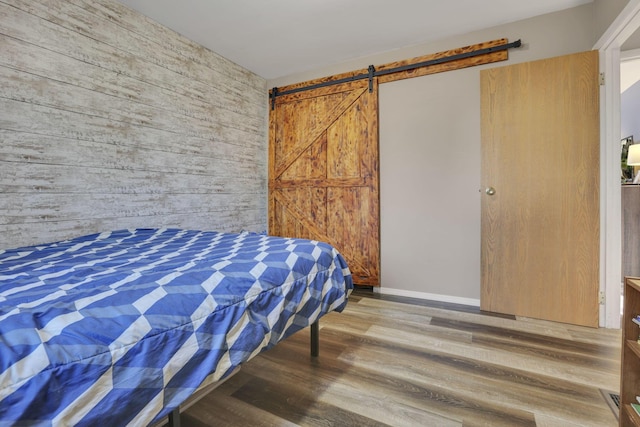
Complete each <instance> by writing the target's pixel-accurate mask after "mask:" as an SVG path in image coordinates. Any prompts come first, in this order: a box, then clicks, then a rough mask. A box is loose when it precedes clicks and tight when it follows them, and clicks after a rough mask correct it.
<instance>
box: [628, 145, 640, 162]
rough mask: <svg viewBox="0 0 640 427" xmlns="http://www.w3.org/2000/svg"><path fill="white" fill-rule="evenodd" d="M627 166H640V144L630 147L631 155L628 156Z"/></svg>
mask: <svg viewBox="0 0 640 427" xmlns="http://www.w3.org/2000/svg"><path fill="white" fill-rule="evenodd" d="M627 165H629V166H637V165H640V144H632V145H630V146H629V153H628V154H627Z"/></svg>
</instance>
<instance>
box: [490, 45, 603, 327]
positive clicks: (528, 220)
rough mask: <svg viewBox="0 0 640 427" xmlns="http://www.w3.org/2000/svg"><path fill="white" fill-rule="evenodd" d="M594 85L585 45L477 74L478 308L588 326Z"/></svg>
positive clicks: (595, 160)
mask: <svg viewBox="0 0 640 427" xmlns="http://www.w3.org/2000/svg"><path fill="white" fill-rule="evenodd" d="M598 90H599V86H598V54H597V52H595V51H592V52H584V53H579V54H574V55H568V56H564V57H558V58H552V59H546V60H541V61H535V62H530V63H524V64H516V65H511V66H506V67H498V68H493V69H489V70H483V71H482V72H481V103H482V110H481V116H482V119H481V120H482V185H483V188H482V192H483V194H482V202H481V205H482V208H481V209H482V222H481V227H482V231H481V235H482V237H481V238H482V248H481V265H482V267H481V268H482V271H481V277H482V285H481V299H480V306H481V308H482V309H483V310H487V311H494V312H500V313H509V314H514V315H520V316H526V317H534V318H540V319H546V320H553V321H559V322H565V323H573V324H578V325H586V326H593V327H596V326H598V289H599V285H598V283H599V228H600V220H599V203H600V202H599V200H600V199H599V174H600V171H599V112H598ZM490 187H491V188H493V189H495V194H493V195H489V194H487V192H486V189H487V188H490Z"/></svg>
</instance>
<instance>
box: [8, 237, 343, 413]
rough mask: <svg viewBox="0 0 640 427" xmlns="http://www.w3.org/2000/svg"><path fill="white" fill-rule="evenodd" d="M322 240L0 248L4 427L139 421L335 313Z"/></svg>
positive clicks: (335, 259)
mask: <svg viewBox="0 0 640 427" xmlns="http://www.w3.org/2000/svg"><path fill="white" fill-rule="evenodd" d="M352 288H353V284H352V279H351V274H350V272H349V269H348V267H347V265H346V263H345V261H344V259H343V258H342V256H341V255H340V254H339V253H338V252H337V251H336V250H335V249H334V248H333V247H331V246H330V245H328V244H326V243H321V242H316V241H309V240H304V239H285V238H278V237H272V236H265V235H259V234H251V233H242V234H227V233H217V232H201V231H193V230H179V229H136V230H120V231H114V232H108V233H101V234H94V235H89V236H83V237H79V238H75V239H71V240H67V241H63V242H57V243H52V244H48V245H40V246H32V247H24V248H19V249H14V250H7V251H0V425H14V424H18V425H55V426H58V425H61V426H67V425H85V426H99V425H101V426H106V425H118V426H124V425H137V426H138V425H145V424H148V423H150V422H153V421H157V420H159V419H160V418H162V417H163V416H166V415H167V414H168V413H169V412H171V411H172V410H173V409H175V408H176V407H177V406H178V405H180V403H182V402H183V401H184V400H185V399H186V398H187V397H189V396H190V395H191V394H192V393H193V392H194V391H195V390H196V389H197V388H198V386H200V385H201V384H206V383H212V382H215V381H218V380H220V379H222V378H223V377H225V376H226V375H228V374H229V373H230V372H231V371H232V370H233V369H234V368H235V367H236V366H238V365H239V364H241V363H242V362H244V361H247V360H249V359H251V358H252V357H253V356H255V355H256V354H258V353H259V352H260V351H262V350H265V349H267V348H270V347H272V346H273V345H275V344H276V343H277V342H279V341H280V340H282V339H283V338H286V337H287V336H289V335H291V334H292V333H294V332H296V331H298V330H300V329H302V328H304V327H307V326H308V325H310V324H311V323H313V322H314V321H315V320H317V319H318V318H319V317H320V316H322V315H323V314H325V313H328V312H330V311H334V310H335V311H342V309H343V308H344V307H345V305H346V303H347V297H348V295H349V293H350V292H351V289H352Z"/></svg>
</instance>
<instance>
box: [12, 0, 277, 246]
mask: <svg viewBox="0 0 640 427" xmlns="http://www.w3.org/2000/svg"><path fill="white" fill-rule="evenodd" d="M267 106H268V102H267V89H266V81H265V80H264V79H262V78H260V77H259V76H257V75H255V74H252V73H251V72H249V71H247V70H245V69H243V68H241V67H239V66H237V65H236V64H233V63H231V62H230V61H228V60H226V59H224V58H222V57H220V56H219V55H217V54H215V53H213V52H211V51H209V50H207V49H205V48H203V47H201V46H199V45H197V44H196V43H194V42H191V41H189V40H187V39H186V38H184V37H182V36H180V35H178V34H176V33H175V32H173V31H171V30H168V29H167V28H165V27H163V26H161V25H159V24H157V23H155V22H153V21H151V20H150V19H148V18H146V17H144V16H142V15H140V14H138V13H137V12H134V11H133V10H130V9H128V8H126V7H125V6H123V5H121V4H120V3H118V2H116V1H112V0H98V1H94V0H91V1H89V0H0V190H1V193H0V249H3V248H9V247H16V246H21V245H26V244H33V243H42V242H47V241H53V240H59V239H63V238H67V237H70V236H73V235H78V234H84V233H91V232H98V231H104V230H111V229H118V228H131V227H163V226H167V227H182V228H196V229H209V230H212V229H213V230H220V231H240V230H250V231H263V230H265V229H266V227H267Z"/></svg>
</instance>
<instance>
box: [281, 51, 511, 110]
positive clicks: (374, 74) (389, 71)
mask: <svg viewBox="0 0 640 427" xmlns="http://www.w3.org/2000/svg"><path fill="white" fill-rule="evenodd" d="M520 46H522V41H521V40H516V41H514V42H511V43H506V44H502V45H498V46H491V47H486V48H483V49H478V50H474V51H471V52H464V53H458V54H455V55H449V56H443V57H442V58H435V59H430V60H428V61H423V62H416V63H415V64H407V65H402V66H399V67H394V68H389V69H385V70H376V69H375V67H374V66H373V65H369V68H368V72H367V73H363V74H356V75H354V76H350V77H345V78H342V79H336V80H329V81H326V82H320V83H315V84H312V85H309V86H302V87H297V88H295V89H289V90H283V91H279V90H278V88H277V87H274V88H273V89H271V93H270V94H269V98H270V100H271V109H272V110H273V109H275V107H276V98H277V97H279V96H284V95H291V94H294V93H299V92H304V91H307V90H313V89H319V88H322V87H327V86H334V85H339V84H343V83H349V82H354V81H357V80H364V79H368V80H369V92H373V78H374V77H378V76H385V75H387V74H393V73H400V72H402V71H409V70H414V69H416V68H422V67H429V66H432V65H439V64H444V63H446V62H451V61H458V60H461V59H466V58H473V57H474V56H480V55H487V54H489V53H494V52H499V51H502V50H508V49H513V48H518V47H520Z"/></svg>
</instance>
